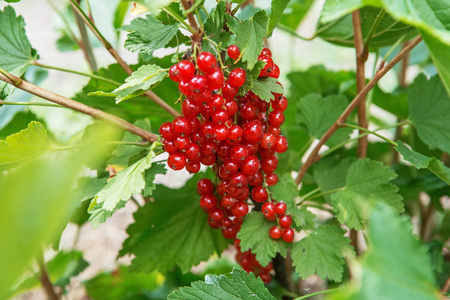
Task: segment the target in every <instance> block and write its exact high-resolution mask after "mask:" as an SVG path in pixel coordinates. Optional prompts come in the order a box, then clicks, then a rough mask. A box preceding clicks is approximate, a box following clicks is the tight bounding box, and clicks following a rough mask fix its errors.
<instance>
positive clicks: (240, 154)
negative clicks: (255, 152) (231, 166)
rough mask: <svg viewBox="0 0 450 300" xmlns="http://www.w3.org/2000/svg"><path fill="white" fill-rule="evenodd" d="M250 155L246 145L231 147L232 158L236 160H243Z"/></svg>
mask: <svg viewBox="0 0 450 300" xmlns="http://www.w3.org/2000/svg"><path fill="white" fill-rule="evenodd" d="M247 155H248V150H247V148H246V147H245V146H244V145H235V146H233V147H232V148H231V149H230V158H231V159H232V160H234V161H236V162H242V161H244V159H245V158H246V157H247Z"/></svg>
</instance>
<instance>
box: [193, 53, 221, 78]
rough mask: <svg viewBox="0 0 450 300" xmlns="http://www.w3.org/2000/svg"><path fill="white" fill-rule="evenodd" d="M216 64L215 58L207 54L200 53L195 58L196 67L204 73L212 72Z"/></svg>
mask: <svg viewBox="0 0 450 300" xmlns="http://www.w3.org/2000/svg"><path fill="white" fill-rule="evenodd" d="M216 63H217V59H216V57H215V56H214V55H213V54H211V53H209V52H201V53H200V54H199V55H198V57H197V66H198V68H199V69H200V71H202V72H204V73H210V72H212V71H213V70H214V67H215V66H216Z"/></svg>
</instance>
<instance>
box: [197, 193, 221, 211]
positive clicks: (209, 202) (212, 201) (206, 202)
mask: <svg viewBox="0 0 450 300" xmlns="http://www.w3.org/2000/svg"><path fill="white" fill-rule="evenodd" d="M216 206H217V198H216V196H214V195H203V196H201V197H200V207H201V208H202V209H203V210H204V211H205V212H207V213H209V212H211V211H212V210H213V209H214V208H216Z"/></svg>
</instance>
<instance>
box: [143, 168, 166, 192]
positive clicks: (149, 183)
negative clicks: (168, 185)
mask: <svg viewBox="0 0 450 300" xmlns="http://www.w3.org/2000/svg"><path fill="white" fill-rule="evenodd" d="M166 173H167V170H166V165H165V164H164V163H156V164H154V165H153V166H152V167H151V168H150V169H148V170H147V171H146V172H145V189H144V190H143V191H142V196H144V197H150V196H151V195H152V194H153V191H154V190H155V189H156V184H155V183H154V181H155V177H156V175H158V174H160V175H166Z"/></svg>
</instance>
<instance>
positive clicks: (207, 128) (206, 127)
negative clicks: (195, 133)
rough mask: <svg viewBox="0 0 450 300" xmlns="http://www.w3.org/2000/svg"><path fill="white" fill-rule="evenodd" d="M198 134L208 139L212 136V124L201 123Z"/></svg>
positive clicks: (208, 122)
mask: <svg viewBox="0 0 450 300" xmlns="http://www.w3.org/2000/svg"><path fill="white" fill-rule="evenodd" d="M200 132H201V134H202V135H203V137H205V138H207V139H210V138H212V137H213V135H214V124H213V123H212V122H210V121H206V122H203V123H202V125H200Z"/></svg>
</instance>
